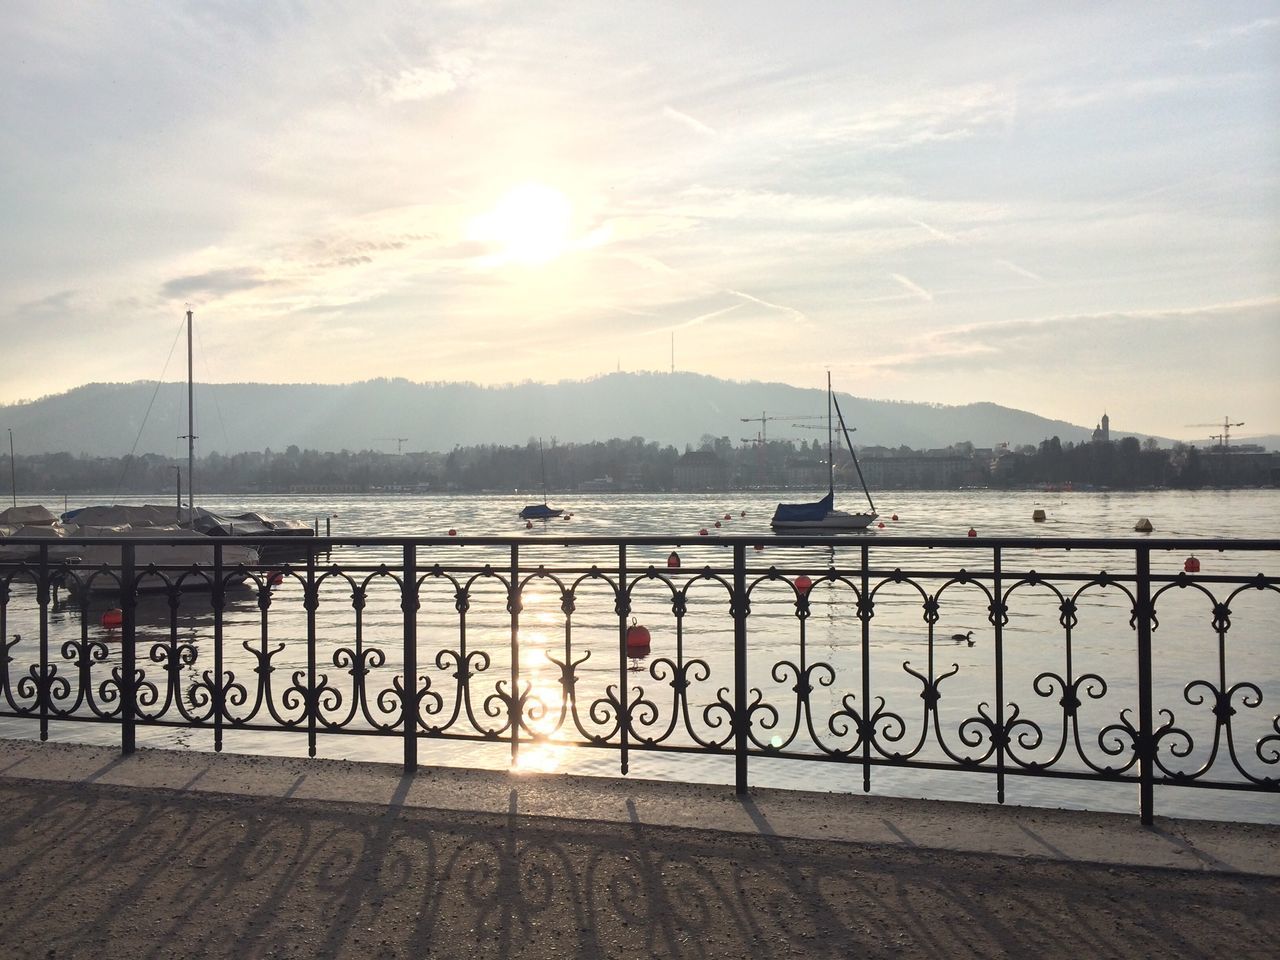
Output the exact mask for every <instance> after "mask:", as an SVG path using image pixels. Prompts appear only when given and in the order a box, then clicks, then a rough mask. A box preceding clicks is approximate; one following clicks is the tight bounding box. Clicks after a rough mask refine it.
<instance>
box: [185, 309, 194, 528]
mask: <svg viewBox="0 0 1280 960" xmlns="http://www.w3.org/2000/svg"><path fill="white" fill-rule="evenodd" d="M193 368H194V364H193V363H192V350H191V311H190V310H188V311H187V526H188V527H191V528H192V529H195V525H196V387H195V379H194V377H193Z"/></svg>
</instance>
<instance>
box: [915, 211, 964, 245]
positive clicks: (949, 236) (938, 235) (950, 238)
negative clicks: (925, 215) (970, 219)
mask: <svg viewBox="0 0 1280 960" xmlns="http://www.w3.org/2000/svg"><path fill="white" fill-rule="evenodd" d="M908 219H910V221H911V222H912V223H914V224H915V225H916V226H917V227H919V228H920V229H921V230H923V231H924V232H925V233H927V234H929V236H931V237H934V238H935V239H938V240H942V241H944V242H945V243H959V242H960V238H959V237H957V236H956V235H955V234H954V233H945V232H943V231H942V230H939V229H938V228H937V227H932V226H930V225H929V224H927V223H925V222H924V221H923V220H917V219H915V218H914V217H910V218H908Z"/></svg>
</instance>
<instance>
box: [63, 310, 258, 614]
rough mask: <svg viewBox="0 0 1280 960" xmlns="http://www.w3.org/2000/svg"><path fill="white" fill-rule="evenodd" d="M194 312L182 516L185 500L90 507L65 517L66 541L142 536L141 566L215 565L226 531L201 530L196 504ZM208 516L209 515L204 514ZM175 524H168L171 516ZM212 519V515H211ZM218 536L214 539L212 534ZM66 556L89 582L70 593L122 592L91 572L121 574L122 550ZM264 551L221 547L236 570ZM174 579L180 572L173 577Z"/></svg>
mask: <svg viewBox="0 0 1280 960" xmlns="http://www.w3.org/2000/svg"><path fill="white" fill-rule="evenodd" d="M192 323H193V318H192V311H190V310H188V311H187V433H186V436H185V437H182V438H180V439H185V440H186V441H187V507H186V511H185V513H186V516H185V518H184V517H183V512H184V511H183V508H182V504H181V497H179V502H178V504H177V505H176V506H175V507H173V508H165V507H133V508H130V507H120V506H112V507H89V508H84V509H80V510H74V511H68V512H67V513H64V514H63V515H62V521H63V523H64V525H65V530H66V531H67V534H66V535H67V536H68V537H75V538H80V537H84V538H91V539H96V538H98V537H140V538H147V539H151V540H155V541H156V543H155V545H151V544H140V545H138V547H137V550H136V562H137V564H138V566H139V567H147V566H149V565H151V564H154V565H155V566H157V567H170V568H174V569H175V570H176V569H177V568H188V567H191V566H193V565H196V564H198V565H200V566H203V567H205V568H208V567H211V566H212V565H213V560H214V549H213V545H214V540H215V535H216V533H221V534H222V535H223V536H225V535H226V534H227V531H225V530H220V529H219V530H217V531H216V532H215V531H208V530H200V529H197V523H196V520H197V510H196V505H195V463H196V451H195V441H196V436H195V410H194V400H195V381H194V378H193V369H192V366H193V365H192ZM201 513H207V511H201ZM170 516H172V517H173V520H172V521H170V520H169V517H170ZM210 516H212V515H210ZM211 533H214V534H215V535H211ZM173 537H182V538H191V537H199V538H201V539H202V540H203V539H207V540H208V541H209V544H208V545H207V546H206V545H205V544H203V543H199V544H180V545H173V544H166V543H164V541H165V540H167V539H170V538H173ZM64 553H70V554H71V556H70V557H68V559H71V560H72V561H73V562H75V563H77V564H79V565H80V566H81V567H82V568H84V569H83V570H82V575H83V576H85V577H86V579H84V580H81V579H79V578H73V579H72V580H71V581H70V582H69V584H68V586H69V587H70V588H71V590H72V592H73V593H75V592H79V591H80V590H88V591H90V592H94V591H103V590H118V589H119V587H118V586H116V584H115V582H114V580H113V577H95V576H92V575H90V574H89V571H91V570H93V569H101V568H104V567H105V568H106V569H108V570H109V571H111V572H112V573H113V574H117V575H118V573H119V566H118V564H119V562H120V548H119V547H117V546H114V545H110V546H109V545H106V544H102V545H99V544H95V543H92V542H89V543H82V544H72V545H68V546H67V547H66V548H65V550H64ZM259 559H260V551H259V549H258V548H257V547H256V546H247V545H242V544H239V543H227V544H225V545H223V547H222V563H223V565H224V568H228V569H232V570H235V569H236V568H247V567H250V566H253V565H254V564H257V563H258V561H259ZM175 575H176V574H175ZM244 576H245V574H243V573H241V574H236V573H233V574H231V575H230V579H236V578H237V577H238V578H240V579H243V577H244ZM184 586H185V588H186V589H208V588H209V587H210V586H211V582H210V581H209V580H207V579H206V578H204V577H201V576H190V577H187V578H186V579H185V581H184ZM137 588H138V589H139V590H140V591H148V590H164V589H167V588H168V584H167V583H166V581H165V578H164V577H163V576H160V575H152V574H143V575H141V576H139V578H138V581H137Z"/></svg>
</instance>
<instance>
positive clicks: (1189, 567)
mask: <svg viewBox="0 0 1280 960" xmlns="http://www.w3.org/2000/svg"><path fill="white" fill-rule="evenodd" d="M1182 569H1183V570H1185V571H1187V573H1199V572H1200V561H1199V560H1197V559H1196V558H1195V556H1190V557H1187V559H1186V561H1185V562H1184V563H1183V564H1182Z"/></svg>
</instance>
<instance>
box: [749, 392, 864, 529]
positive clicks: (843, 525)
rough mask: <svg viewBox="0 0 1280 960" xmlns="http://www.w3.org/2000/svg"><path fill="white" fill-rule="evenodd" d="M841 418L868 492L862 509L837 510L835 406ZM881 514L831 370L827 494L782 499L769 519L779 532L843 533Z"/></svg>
mask: <svg viewBox="0 0 1280 960" xmlns="http://www.w3.org/2000/svg"><path fill="white" fill-rule="evenodd" d="M833 405H834V407H835V412H836V415H837V416H838V417H839V419H840V429H841V430H842V431H843V432H844V439H845V442H846V443H847V444H848V446H849V454H850V456H852V457H853V465H854V467H855V468H856V469H857V471H858V479H859V480H860V481H862V492H863V493H865V494H866V496H867V505H868V507H869V509H868V510H866V511H864V512H859V513H848V512H846V511H844V510H837V509H836V508H835V504H836V473H835V469H836V468H835V456H834V453H835V447H834V442H833V439H832V418H831V412H832V406H833ZM877 516H878V514H877V513H876V505H875V504H874V503H873V502H872V500H871V491H870V490H868V489H867V483H866V481H865V480H863V478H862V468H861V467H860V466H858V455H857V454H856V453H855V452H854V450H853V443H852V442H850V440H849V430H848V428H847V427H846V426H845V424H844V417H843V415H841V414H840V404H839V402H838V401H837V400H836V399H835V394H834V393H833V392H832V390H831V374H830V373H828V374H827V495H826V496H825V497H823V498H822V499H821V500H815V501H813V502H812V503H780V504H778V507H777V509H776V510H775V511H774V513H773V519H772V520H771V521H770V522H769V526H771V527H772V528H773V529H774V531H775V532H777V533H842V532H847V531H851V530H865V529H867V527H869V526H871V524H872V523H874V522H875V520H876V518H877Z"/></svg>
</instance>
